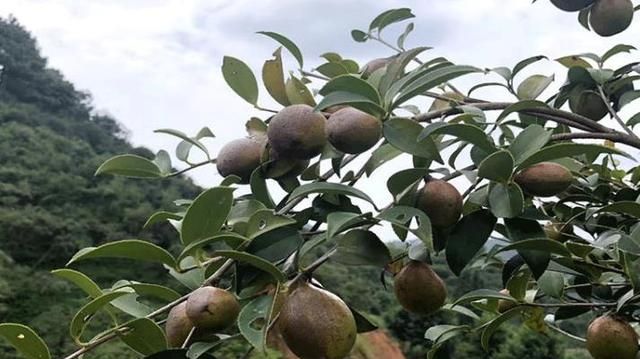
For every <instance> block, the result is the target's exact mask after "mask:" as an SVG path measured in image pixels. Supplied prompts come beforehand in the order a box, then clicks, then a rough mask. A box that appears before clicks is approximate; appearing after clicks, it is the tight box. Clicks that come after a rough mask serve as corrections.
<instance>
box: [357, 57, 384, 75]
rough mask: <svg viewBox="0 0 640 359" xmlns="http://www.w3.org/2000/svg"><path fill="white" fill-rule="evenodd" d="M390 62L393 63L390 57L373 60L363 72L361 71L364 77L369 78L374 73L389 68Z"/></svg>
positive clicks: (364, 67) (365, 66)
mask: <svg viewBox="0 0 640 359" xmlns="http://www.w3.org/2000/svg"><path fill="white" fill-rule="evenodd" d="M390 62H391V59H390V58H388V57H384V58H379V59H373V60H371V61H369V62H367V63H366V64H365V65H364V66H363V67H362V70H361V71H362V77H364V78H367V77H369V76H371V74H372V73H374V72H375V71H376V70H378V69H381V68H383V67H385V66H387V65H388V64H389V63H390Z"/></svg>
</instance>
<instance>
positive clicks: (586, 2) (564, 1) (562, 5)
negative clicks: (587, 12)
mask: <svg viewBox="0 0 640 359" xmlns="http://www.w3.org/2000/svg"><path fill="white" fill-rule="evenodd" d="M551 3H552V4H553V5H555V6H556V7H557V8H558V9H560V10H564V11H579V10H582V9H584V8H585V7H587V6H590V5H591V4H593V3H594V0H551Z"/></svg>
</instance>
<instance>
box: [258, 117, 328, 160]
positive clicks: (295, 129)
mask: <svg viewBox="0 0 640 359" xmlns="http://www.w3.org/2000/svg"><path fill="white" fill-rule="evenodd" d="M326 122H327V120H326V118H325V117H324V116H323V115H322V114H321V113H319V112H313V108H312V107H311V106H308V105H291V106H287V107H285V108H283V109H282V110H280V112H278V113H277V114H276V115H275V116H273V117H272V118H271V122H269V128H268V129H267V137H268V138H269V144H270V145H271V147H272V148H273V149H274V151H276V152H277V153H278V155H280V156H282V157H283V158H292V159H299V160H308V159H311V158H313V157H315V156H317V155H319V154H320V152H322V149H323V148H324V146H325V145H326V143H327V134H326V130H325V128H326Z"/></svg>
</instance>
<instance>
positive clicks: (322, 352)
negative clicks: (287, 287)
mask: <svg viewBox="0 0 640 359" xmlns="http://www.w3.org/2000/svg"><path fill="white" fill-rule="evenodd" d="M278 326H279V329H280V331H281V333H282V338H283V339H284V341H285V343H286V344H287V346H288V347H289V349H291V351H292V352H293V353H295V354H296V355H297V356H299V357H300V358H303V359H341V358H344V357H346V356H347V355H349V352H351V349H352V348H353V345H354V344H355V341H356V335H357V330H356V321H355V319H354V317H353V314H352V313H351V310H350V309H349V307H348V306H347V305H346V304H345V303H344V302H343V301H342V300H341V299H340V298H338V297H337V296H336V295H335V294H333V293H331V292H328V291H326V290H324V289H320V288H317V287H314V286H312V285H309V284H308V283H300V284H299V285H298V286H297V287H296V288H294V289H293V291H292V292H291V294H290V295H289V297H288V298H287V299H286V301H285V303H284V305H283V307H282V310H281V311H280V316H279V318H278Z"/></svg>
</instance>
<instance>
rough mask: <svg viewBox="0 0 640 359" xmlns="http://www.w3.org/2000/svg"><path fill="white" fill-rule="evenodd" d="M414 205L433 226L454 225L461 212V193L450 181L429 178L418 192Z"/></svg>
mask: <svg viewBox="0 0 640 359" xmlns="http://www.w3.org/2000/svg"><path fill="white" fill-rule="evenodd" d="M416 206H417V207H418V209H420V210H421V211H423V212H424V213H426V214H427V216H429V219H430V220H431V224H432V225H433V226H435V227H449V226H452V225H454V224H455V223H456V222H457V221H458V218H460V214H461V213H462V195H460V192H458V190H457V189H456V188H455V187H454V186H453V185H451V184H450V183H448V182H446V181H442V180H430V181H428V182H427V183H426V184H425V185H424V187H422V189H420V191H419V192H418V197H417V199H416Z"/></svg>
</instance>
